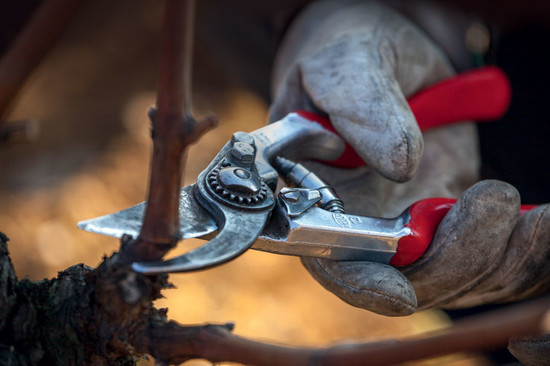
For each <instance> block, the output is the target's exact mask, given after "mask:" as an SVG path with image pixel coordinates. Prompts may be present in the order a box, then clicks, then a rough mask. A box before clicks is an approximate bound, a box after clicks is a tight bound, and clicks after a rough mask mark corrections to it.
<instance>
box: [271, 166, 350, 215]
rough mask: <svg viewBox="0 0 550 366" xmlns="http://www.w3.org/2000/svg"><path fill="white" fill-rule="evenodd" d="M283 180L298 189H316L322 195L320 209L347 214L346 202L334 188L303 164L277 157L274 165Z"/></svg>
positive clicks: (319, 203)
mask: <svg viewBox="0 0 550 366" xmlns="http://www.w3.org/2000/svg"><path fill="white" fill-rule="evenodd" d="M272 165H273V167H274V168H275V169H276V170H277V172H279V174H280V175H281V176H282V177H283V179H284V180H285V181H286V182H287V183H290V184H292V185H294V186H296V187H300V188H308V189H316V190H318V191H319V192H320V193H321V196H322V198H321V200H320V201H319V202H318V205H319V207H321V208H322V209H325V210H327V211H330V212H335V213H345V210H344V202H342V200H341V199H340V197H338V195H337V194H336V191H335V190H334V188H332V187H331V186H330V185H328V184H327V183H326V182H325V181H324V180H323V179H321V178H320V177H319V176H318V175H317V174H315V173H314V172H312V171H311V170H309V169H307V168H306V167H305V166H303V165H302V164H299V163H296V162H294V161H292V160H289V159H286V158H283V157H280V156H277V157H275V160H274V161H273V163H272Z"/></svg>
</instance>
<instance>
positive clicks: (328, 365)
mask: <svg viewBox="0 0 550 366" xmlns="http://www.w3.org/2000/svg"><path fill="white" fill-rule="evenodd" d="M549 308H550V301H549V299H548V298H545V299H541V300H537V301H533V302H530V303H525V304H520V305H515V306H513V307H510V308H507V309H504V310H498V311H493V312H490V313H485V314H481V315H476V316H472V317H469V318H467V319H464V320H462V321H460V322H458V323H457V324H456V325H455V326H453V327H451V328H449V329H446V330H442V331H436V332H431V333H427V334H424V335H422V336H420V337H418V336H417V337H411V338H409V339H404V340H387V341H381V342H375V343H362V344H345V345H338V346H334V347H329V348H324V349H322V348H321V349H312V348H294V347H285V346H279V345H273V344H266V343H262V342H255V341H252V340H248V339H244V338H241V337H238V336H236V335H234V334H232V333H231V330H232V326H230V325H226V326H215V325H207V326H197V327H186V326H181V325H179V324H177V323H175V322H169V323H165V324H162V325H160V326H159V327H153V328H151V330H150V334H149V336H148V337H147V338H148V340H149V343H148V344H147V349H143V350H142V351H143V352H147V353H149V354H151V355H153V356H154V357H157V358H160V359H162V360H163V361H164V362H166V363H169V364H179V363H182V362H184V361H186V360H188V359H191V358H205V359H207V360H209V361H212V362H222V361H226V362H238V363H242V364H247V365H287V366H306V365H316V366H337V365H347V366H353V365H365V364H369V365H379V366H382V365H394V364H399V363H403V362H409V361H414V360H420V359H424V358H431V357H436V356H442V355H446V354H451V353H457V352H471V351H481V350H491V349H496V348H498V347H503V346H506V344H507V342H508V340H509V339H510V338H511V337H514V336H520V335H527V334H536V333H539V332H541V330H543V319H544V317H545V316H546V315H547V314H548V310H549ZM138 348H139V346H138Z"/></svg>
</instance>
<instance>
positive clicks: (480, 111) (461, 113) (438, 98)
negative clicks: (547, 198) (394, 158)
mask: <svg viewBox="0 0 550 366" xmlns="http://www.w3.org/2000/svg"><path fill="white" fill-rule="evenodd" d="M510 99H511V89H510V83H509V81H508V78H507V77H506V75H505V74H504V72H503V71H502V70H500V69H499V68H498V67H495V66H487V67H483V68H479V69H476V70H472V71H468V72H465V73H463V74H460V75H457V76H455V77H453V78H450V79H447V80H444V81H442V82H440V83H437V84H435V85H433V86H431V87H429V88H427V89H424V90H422V91H420V92H418V93H417V94H415V95H413V96H412V97H410V98H409V100H408V101H409V107H410V108H411V110H412V112H413V114H414V116H415V117H416V120H417V122H418V127H420V130H421V131H423V132H424V131H427V130H429V129H432V128H435V127H440V126H443V125H447V124H451V123H455V122H460V121H464V120H476V121H487V120H494V119H497V118H499V117H501V116H502V115H504V113H506V110H507V109H508V106H509V105H510ZM296 113H298V114H299V115H300V116H302V117H304V118H306V119H309V120H311V121H314V122H318V123H319V124H321V125H322V126H323V127H325V128H326V129H327V130H329V131H331V132H334V133H336V134H338V133H337V132H336V130H335V129H334V127H333V126H332V124H331V122H330V120H329V119H328V118H326V117H323V116H320V115H318V114H315V113H312V112H308V111H297V112H296ZM325 163H326V164H329V165H332V166H337V167H341V168H357V167H360V166H363V165H365V162H364V161H363V159H361V157H360V156H359V155H357V153H356V152H355V150H353V148H352V147H351V146H350V145H349V144H347V145H346V150H345V151H344V153H343V154H342V155H341V156H340V157H339V158H338V159H336V160H333V161H327V162H325Z"/></svg>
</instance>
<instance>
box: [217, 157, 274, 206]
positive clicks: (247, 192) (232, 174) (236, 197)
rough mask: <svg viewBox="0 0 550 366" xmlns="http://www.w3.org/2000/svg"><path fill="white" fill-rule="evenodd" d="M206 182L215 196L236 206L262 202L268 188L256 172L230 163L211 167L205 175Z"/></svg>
mask: <svg viewBox="0 0 550 366" xmlns="http://www.w3.org/2000/svg"><path fill="white" fill-rule="evenodd" d="M224 165H225V164H224ZM206 182H207V186H208V188H210V191H211V192H212V193H213V194H214V196H215V197H217V198H219V199H222V200H223V201H226V202H231V203H233V204H235V205H238V206H253V205H257V204H260V203H262V202H263V201H265V199H266V197H267V190H268V189H269V188H268V187H267V185H266V184H265V183H264V182H263V181H262V180H261V179H260V177H259V176H258V175H257V174H255V173H253V172H251V171H250V170H248V169H246V168H242V167H236V166H231V165H230V166H223V165H221V166H217V167H216V168H214V169H212V170H211V171H210V172H209V173H208V175H207V176H206Z"/></svg>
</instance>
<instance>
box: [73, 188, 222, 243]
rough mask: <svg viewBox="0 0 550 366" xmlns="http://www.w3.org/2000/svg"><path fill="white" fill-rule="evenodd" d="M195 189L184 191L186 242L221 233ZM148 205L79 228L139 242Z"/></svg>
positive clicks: (182, 227)
mask: <svg viewBox="0 0 550 366" xmlns="http://www.w3.org/2000/svg"><path fill="white" fill-rule="evenodd" d="M194 186H195V184H191V185H189V186H187V187H184V188H182V189H181V194H180V205H179V217H180V235H181V238H182V239H189V238H197V237H200V236H203V235H206V234H210V233H212V232H214V231H216V230H218V225H217V224H216V221H215V220H214V219H213V218H212V216H210V214H209V213H208V212H207V211H206V210H205V209H204V208H202V206H201V205H199V204H198V202H197V200H196V199H195V197H194V196H193V188H194ZM145 204H146V203H145V202H142V203H140V204H138V205H135V206H132V207H130V208H128V209H126V210H122V211H119V212H116V213H114V214H110V215H105V216H101V217H96V218H94V219H90V220H85V221H80V222H79V223H78V227H79V228H80V229H82V230H85V231H89V232H92V233H97V234H103V235H108V236H114V237H116V238H120V237H121V236H122V235H124V234H128V235H131V236H133V237H134V238H137V236H138V235H139V231H140V229H141V224H142V223H143V215H144V212H145Z"/></svg>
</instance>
